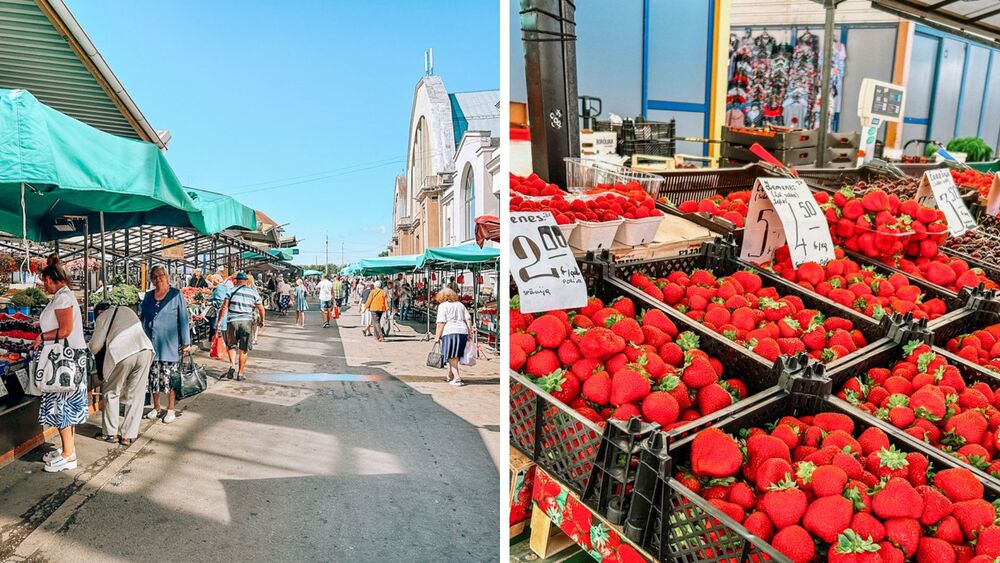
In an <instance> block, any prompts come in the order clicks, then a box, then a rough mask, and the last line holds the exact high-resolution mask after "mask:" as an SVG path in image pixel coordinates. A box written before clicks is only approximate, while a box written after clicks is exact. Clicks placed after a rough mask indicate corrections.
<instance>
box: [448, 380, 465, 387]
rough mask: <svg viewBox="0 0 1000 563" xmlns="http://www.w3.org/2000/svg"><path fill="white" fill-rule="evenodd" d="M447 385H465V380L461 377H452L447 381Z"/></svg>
mask: <svg viewBox="0 0 1000 563" xmlns="http://www.w3.org/2000/svg"><path fill="white" fill-rule="evenodd" d="M448 385H454V386H455V387H461V386H463V385H465V382H464V381H462V380H461V379H452V380H451V381H449V382H448Z"/></svg>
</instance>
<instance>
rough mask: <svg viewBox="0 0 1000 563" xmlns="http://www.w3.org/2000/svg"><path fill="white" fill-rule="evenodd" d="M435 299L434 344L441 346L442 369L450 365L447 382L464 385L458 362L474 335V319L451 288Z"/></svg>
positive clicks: (444, 290) (439, 293)
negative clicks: (435, 329) (435, 330)
mask: <svg viewBox="0 0 1000 563" xmlns="http://www.w3.org/2000/svg"><path fill="white" fill-rule="evenodd" d="M434 299H435V300H436V301H437V302H438V309H437V332H436V333H435V335H434V343H435V344H437V343H440V344H441V362H442V365H441V367H444V365H445V364H447V365H448V376H447V377H446V378H445V382H447V383H450V384H451V385H455V386H460V385H464V384H463V383H462V377H461V376H460V375H459V374H458V362H459V360H460V359H461V358H462V354H463V353H465V347H466V346H467V345H468V343H469V337H470V336H471V335H472V317H471V316H470V315H469V310H468V309H466V308H465V305H462V303H461V302H460V301H459V300H458V294H457V293H455V292H454V291H452V290H451V289H449V288H444V289H442V290H441V291H439V292H438V293H437V295H436V296H435V297H434Z"/></svg>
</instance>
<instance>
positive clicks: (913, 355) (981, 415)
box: [827, 340, 1000, 484]
mask: <svg viewBox="0 0 1000 563" xmlns="http://www.w3.org/2000/svg"><path fill="white" fill-rule="evenodd" d="M827 373H828V375H829V377H830V378H831V380H833V382H834V389H836V390H837V396H838V397H840V398H842V399H844V400H845V401H846V402H848V403H849V404H851V405H853V406H854V408H857V409H859V410H861V411H864V412H866V413H869V414H870V415H872V416H875V417H877V418H879V419H881V420H883V421H885V422H886V423H888V424H890V425H892V426H893V427H895V428H897V429H898V430H900V431H901V432H903V433H905V434H906V435H907V438H908V439H910V440H913V441H914V442H923V443H926V444H929V445H930V446H932V447H934V448H936V449H938V450H939V451H941V452H942V453H944V454H947V455H950V456H951V457H953V458H954V459H956V460H957V461H958V462H959V463H963V464H965V465H966V466H968V467H969V468H970V470H972V471H973V472H975V473H976V475H977V477H978V478H980V479H982V480H984V481H993V482H995V483H998V484H1000V480H997V479H995V477H997V476H1000V454H998V447H1000V444H998V443H997V431H998V430H1000V376H998V375H997V374H996V373H994V372H991V371H989V370H987V369H985V368H982V367H980V366H978V365H976V364H974V363H971V362H969V361H967V360H965V359H963V358H961V357H959V356H957V355H955V354H953V353H951V352H948V351H947V350H944V349H942V348H939V347H937V346H934V345H932V344H927V343H924V342H921V341H920V340H911V341H907V342H905V343H901V344H896V343H891V344H887V345H885V346H883V347H881V348H880V349H878V350H875V351H872V352H871V353H870V354H869V355H867V356H866V357H863V358H859V359H857V360H855V361H850V362H846V363H845V364H844V365H842V366H839V367H838V368H837V369H834V370H830V371H829V372H827Z"/></svg>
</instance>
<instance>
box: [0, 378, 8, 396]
mask: <svg viewBox="0 0 1000 563" xmlns="http://www.w3.org/2000/svg"><path fill="white" fill-rule="evenodd" d="M6 396H7V386H6V385H4V384H3V379H0V399H2V398H4V397H6Z"/></svg>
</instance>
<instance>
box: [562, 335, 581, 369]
mask: <svg viewBox="0 0 1000 563" xmlns="http://www.w3.org/2000/svg"><path fill="white" fill-rule="evenodd" d="M556 355H557V356H558V357H559V362H560V363H562V365H564V366H571V365H573V364H574V363H576V361H577V360H579V359H580V358H581V356H580V349H579V348H577V346H576V344H573V342H572V341H571V340H564V341H563V343H562V344H560V345H559V348H558V349H557V350H556Z"/></svg>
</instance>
